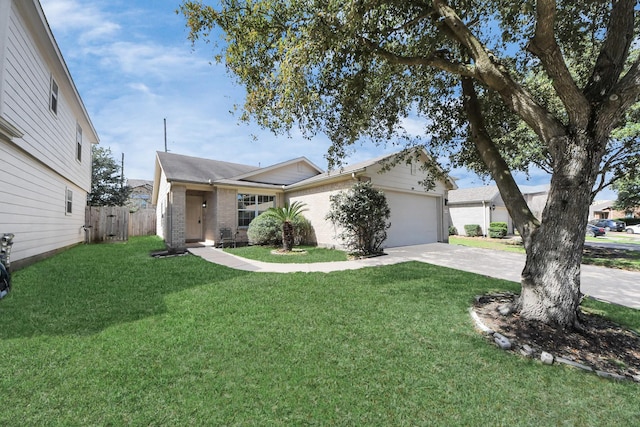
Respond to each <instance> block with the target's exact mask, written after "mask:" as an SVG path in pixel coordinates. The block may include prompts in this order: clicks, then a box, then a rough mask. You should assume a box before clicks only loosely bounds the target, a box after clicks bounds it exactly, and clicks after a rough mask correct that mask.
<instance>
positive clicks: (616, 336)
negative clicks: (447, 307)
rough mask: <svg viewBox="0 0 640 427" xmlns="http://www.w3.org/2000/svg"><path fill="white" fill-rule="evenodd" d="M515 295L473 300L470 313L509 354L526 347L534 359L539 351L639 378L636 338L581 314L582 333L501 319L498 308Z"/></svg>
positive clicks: (638, 338) (516, 318) (511, 317)
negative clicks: (508, 345)
mask: <svg viewBox="0 0 640 427" xmlns="http://www.w3.org/2000/svg"><path fill="white" fill-rule="evenodd" d="M516 297H517V295H515V294H511V293H504V294H497V295H488V296H482V297H479V298H477V300H476V304H475V305H474V311H475V312H476V314H477V315H478V317H479V318H480V319H481V320H482V322H483V323H484V324H485V325H486V326H488V327H489V328H491V329H493V330H494V331H495V332H498V333H500V334H502V335H504V336H505V337H507V338H509V340H510V341H511V342H512V343H513V344H514V347H513V348H512V350H510V351H513V352H518V353H519V348H522V346H523V345H525V344H527V345H529V346H530V347H531V348H532V349H533V351H534V354H533V356H534V357H540V354H542V352H543V351H545V352H548V353H551V354H552V355H553V356H555V357H562V358H564V359H568V360H571V361H574V362H577V363H580V364H583V365H586V366H589V367H591V368H593V369H594V370H598V371H604V372H609V373H614V374H618V375H622V376H625V377H627V378H629V379H631V378H633V377H636V378H637V377H638V376H640V334H638V333H637V332H635V331H632V330H629V329H626V328H623V327H621V326H620V325H618V324H616V323H614V322H612V321H609V320H607V319H604V318H603V317H601V316H599V315H596V314H592V313H586V312H581V313H580V314H579V322H580V324H581V327H582V330H577V329H572V330H565V329H561V328H554V327H552V326H549V325H546V324H544V323H540V322H535V321H527V320H525V319H522V318H521V317H520V316H519V315H518V314H517V313H515V314H508V315H502V314H500V313H499V311H498V307H500V306H501V305H503V304H507V303H511V302H513V301H514V299H515V298H516Z"/></svg>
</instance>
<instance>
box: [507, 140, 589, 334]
mask: <svg viewBox="0 0 640 427" xmlns="http://www.w3.org/2000/svg"><path fill="white" fill-rule="evenodd" d="M581 146H582V147H584V146H585V141H584V140H583V141H581V142H580V141H577V139H576V140H573V141H569V143H568V144H567V145H566V150H565V151H564V153H565V155H564V156H563V158H561V159H557V160H556V168H557V169H556V173H554V176H553V178H552V180H551V188H550V190H549V196H548V199H547V204H546V206H545V209H544V212H543V214H542V221H541V223H540V226H539V227H537V228H536V229H535V230H534V231H532V233H531V235H530V236H529V238H528V239H525V249H526V252H527V258H526V264H525V267H524V270H523V271H522V293H521V295H520V300H519V302H518V309H519V311H520V315H521V316H522V317H523V318H526V319H531V320H539V321H542V322H544V323H548V324H555V325H558V326H561V327H565V328H571V327H573V326H575V325H576V324H577V312H578V306H579V304H580V298H581V294H580V266H581V263H582V253H583V248H584V237H585V231H586V225H587V220H588V216H589V205H590V204H591V189H592V187H593V185H594V182H595V176H596V174H595V173H594V172H593V171H594V170H597V168H595V167H594V165H597V164H598V163H599V157H598V154H597V153H588V155H587V151H586V150H585V149H584V148H582V149H579V147H581Z"/></svg>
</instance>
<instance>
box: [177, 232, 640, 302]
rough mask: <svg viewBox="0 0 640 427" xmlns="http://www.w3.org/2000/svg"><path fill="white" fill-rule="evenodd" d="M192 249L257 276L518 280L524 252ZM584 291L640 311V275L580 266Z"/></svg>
mask: <svg viewBox="0 0 640 427" xmlns="http://www.w3.org/2000/svg"><path fill="white" fill-rule="evenodd" d="M189 251H190V252H191V253H193V254H194V255H198V256H200V257H202V258H204V259H205V260H207V261H210V262H214V263H216V264H221V265H225V266H227V267H230V268H234V269H237V270H244V271H254V272H273V273H293V272H325V273H328V272H331V271H340V270H354V269H359V268H364V267H376V266H382V265H390V264H397V263H400V262H406V261H419V262H426V263H429V264H435V265H440V266H443V267H449V268H454V269H456V270H463V271H468V272H471V273H477V274H482V275H485V276H490V277H495V278H498V279H505V280H510V281H512V282H520V273H521V272H522V269H523V268H524V263H525V256H524V254H518V253H511V252H504V251H495V250H491V249H479V248H469V247H466V246H458V245H449V244H446V243H430V244H426V245H415V246H402V247H397V248H387V249H385V252H386V253H387V255H385V256H380V257H375V258H368V259H363V260H356V261H342V262H320V263H315V264H275V263H267V262H261V261H253V260H249V259H246V258H240V257H237V256H235V255H231V254H228V253H226V252H223V251H222V250H220V249H215V248H212V247H198V248H190V249H189ZM581 281H582V292H583V293H585V294H587V295H590V296H592V297H595V298H598V299H602V300H605V301H609V302H613V303H616V304H620V305H625V306H627V307H632V308H637V309H640V273H636V272H630V271H625V270H617V269H613V268H605V267H595V266H591V265H583V266H582V276H581Z"/></svg>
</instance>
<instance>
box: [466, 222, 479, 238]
mask: <svg viewBox="0 0 640 427" xmlns="http://www.w3.org/2000/svg"><path fill="white" fill-rule="evenodd" d="M464 232H465V233H466V234H467V236H469V237H478V236H482V228H480V225H478V224H465V226H464Z"/></svg>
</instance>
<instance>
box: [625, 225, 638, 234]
mask: <svg viewBox="0 0 640 427" xmlns="http://www.w3.org/2000/svg"><path fill="white" fill-rule="evenodd" d="M625 231H626V232H627V233H629V234H640V224H637V225H628V226H627V228H626V229H625Z"/></svg>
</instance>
